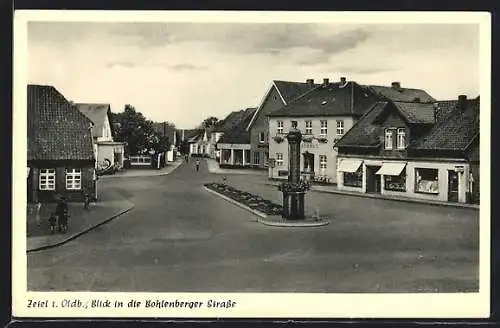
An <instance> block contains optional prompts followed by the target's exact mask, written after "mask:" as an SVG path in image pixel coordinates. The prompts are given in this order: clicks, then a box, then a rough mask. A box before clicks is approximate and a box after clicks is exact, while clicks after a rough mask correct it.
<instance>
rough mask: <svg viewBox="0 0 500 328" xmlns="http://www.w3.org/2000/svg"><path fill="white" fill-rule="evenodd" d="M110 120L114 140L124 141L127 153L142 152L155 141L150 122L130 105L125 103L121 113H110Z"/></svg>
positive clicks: (135, 153) (149, 147)
mask: <svg viewBox="0 0 500 328" xmlns="http://www.w3.org/2000/svg"><path fill="white" fill-rule="evenodd" d="M111 122H112V126H113V130H114V131H113V132H114V135H115V138H116V140H117V141H121V142H126V144H127V145H126V148H125V151H126V153H127V154H129V155H137V154H143V153H145V152H147V151H148V150H149V149H151V147H152V145H154V144H155V142H156V139H155V138H154V136H155V133H154V131H153V124H152V122H151V121H149V120H147V119H146V118H145V117H144V115H142V113H140V112H138V111H136V110H135V108H134V107H133V106H131V105H128V104H127V105H125V108H124V110H123V112H121V113H112V115H111Z"/></svg>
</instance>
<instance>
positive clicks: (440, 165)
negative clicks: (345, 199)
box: [337, 157, 470, 203]
mask: <svg viewBox="0 0 500 328" xmlns="http://www.w3.org/2000/svg"><path fill="white" fill-rule="evenodd" d="M342 159H359V160H363V164H362V166H363V186H362V188H356V187H350V186H344V183H343V173H342V172H338V173H337V180H338V184H337V188H338V189H339V190H344V191H354V192H362V193H366V166H382V164H383V162H390V161H391V160H386V159H384V160H382V159H364V158H362V157H339V158H338V162H339V161H341V160H342ZM394 162H406V163H407V164H406V191H392V190H386V189H385V188H384V176H381V182H382V187H381V194H382V195H387V196H402V197H408V198H416V199H422V200H431V201H443V202H446V201H448V171H449V170H451V171H454V170H455V169H456V168H457V166H460V167H463V168H464V172H463V173H458V202H459V203H465V202H466V201H467V199H466V193H467V192H468V191H469V190H468V189H469V172H470V165H469V164H468V163H466V162H463V161H460V160H456V161H453V160H452V159H450V160H449V161H436V162H431V161H415V160H412V161H405V160H394ZM425 168H428V169H437V170H438V188H439V189H438V190H439V191H438V193H437V194H430V193H422V192H418V191H416V185H415V184H416V177H415V175H416V169H425Z"/></svg>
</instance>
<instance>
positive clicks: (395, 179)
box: [384, 169, 406, 191]
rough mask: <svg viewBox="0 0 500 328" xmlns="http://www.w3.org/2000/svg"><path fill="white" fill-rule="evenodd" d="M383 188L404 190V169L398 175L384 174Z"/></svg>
mask: <svg viewBox="0 0 500 328" xmlns="http://www.w3.org/2000/svg"><path fill="white" fill-rule="evenodd" d="M384 188H385V190H391V191H406V169H404V170H403V172H401V174H400V175H397V176H396V175H384Z"/></svg>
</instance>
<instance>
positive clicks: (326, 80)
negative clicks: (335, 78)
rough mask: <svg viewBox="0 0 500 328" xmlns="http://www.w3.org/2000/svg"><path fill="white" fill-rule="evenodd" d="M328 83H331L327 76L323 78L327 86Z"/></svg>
mask: <svg viewBox="0 0 500 328" xmlns="http://www.w3.org/2000/svg"><path fill="white" fill-rule="evenodd" d="M328 84H330V79H328V78H327V77H325V78H324V79H323V85H324V86H327V85H328Z"/></svg>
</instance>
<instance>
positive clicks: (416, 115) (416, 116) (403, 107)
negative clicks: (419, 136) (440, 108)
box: [394, 102, 434, 124]
mask: <svg viewBox="0 0 500 328" xmlns="http://www.w3.org/2000/svg"><path fill="white" fill-rule="evenodd" d="M394 104H395V105H396V108H397V109H398V110H399V112H400V113H401V114H402V115H403V116H404V118H405V119H406V121H407V122H408V123H410V124H419V123H421V124H433V123H434V104H432V103H427V104H422V103H409V102H394Z"/></svg>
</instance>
